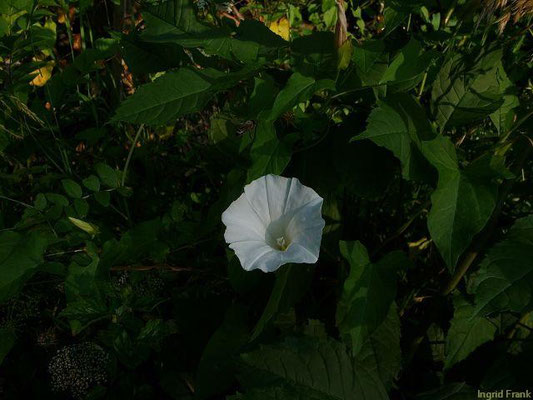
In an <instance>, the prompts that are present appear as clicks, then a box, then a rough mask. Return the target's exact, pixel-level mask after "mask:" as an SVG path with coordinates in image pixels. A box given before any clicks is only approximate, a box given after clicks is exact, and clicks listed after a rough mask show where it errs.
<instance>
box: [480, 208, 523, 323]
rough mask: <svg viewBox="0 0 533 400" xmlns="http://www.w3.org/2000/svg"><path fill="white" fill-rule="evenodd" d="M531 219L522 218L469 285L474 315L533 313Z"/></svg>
mask: <svg viewBox="0 0 533 400" xmlns="http://www.w3.org/2000/svg"><path fill="white" fill-rule="evenodd" d="M531 260H533V216H529V217H525V218H521V219H519V220H517V221H516V222H515V224H514V225H513V227H512V228H511V229H510V230H509V232H508V234H507V235H506V238H505V239H504V240H503V241H501V242H500V243H498V244H496V245H495V246H494V247H492V248H491V249H490V250H489V252H488V253H487V255H486V257H485V259H484V260H483V262H482V263H481V268H480V269H479V271H478V272H477V274H476V277H475V279H474V282H473V283H472V289H471V292H472V293H474V294H475V310H474V312H473V315H475V316H477V315H481V316H485V315H487V314H490V313H492V312H496V311H515V312H518V313H524V312H527V311H531V310H532V309H533V296H532V290H531V288H533V262H531Z"/></svg>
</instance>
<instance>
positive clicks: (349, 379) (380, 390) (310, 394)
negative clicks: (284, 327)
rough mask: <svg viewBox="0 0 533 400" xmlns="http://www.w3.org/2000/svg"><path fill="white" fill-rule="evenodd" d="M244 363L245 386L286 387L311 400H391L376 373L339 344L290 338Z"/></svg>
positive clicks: (245, 357)
mask: <svg viewBox="0 0 533 400" xmlns="http://www.w3.org/2000/svg"><path fill="white" fill-rule="evenodd" d="M242 360H243V362H244V368H243V373H242V377H241V380H242V381H243V384H245V385H250V384H251V383H255V385H256V386H257V385H259V384H262V385H263V386H266V387H275V386H282V385H287V386H289V387H292V388H294V389H296V391H297V392H298V393H301V394H302V395H306V396H307V397H306V398H308V399H310V400H353V399H372V400H386V399H388V396H387V392H386V390H385V388H384V387H383V385H382V384H381V382H380V380H379V378H378V377H377V376H376V375H375V373H373V372H372V371H369V370H368V368H367V366H366V365H364V364H362V363H360V362H358V361H356V360H354V359H353V358H352V357H351V356H350V355H349V353H348V352H347V350H346V347H345V346H344V345H343V344H341V343H339V342H336V341H332V340H329V341H318V340H312V339H309V338H301V339H290V338H289V339H286V340H285V341H284V342H283V343H281V344H274V345H269V346H262V347H261V348H260V349H259V350H256V351H253V352H251V353H246V354H243V355H242Z"/></svg>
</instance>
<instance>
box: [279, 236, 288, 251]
mask: <svg viewBox="0 0 533 400" xmlns="http://www.w3.org/2000/svg"><path fill="white" fill-rule="evenodd" d="M276 243H277V244H278V250H281V251H285V250H287V248H288V247H289V245H290V242H289V241H288V240H286V239H285V237H284V236H282V237H279V238H277V239H276Z"/></svg>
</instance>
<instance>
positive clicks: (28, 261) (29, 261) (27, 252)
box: [0, 231, 48, 304]
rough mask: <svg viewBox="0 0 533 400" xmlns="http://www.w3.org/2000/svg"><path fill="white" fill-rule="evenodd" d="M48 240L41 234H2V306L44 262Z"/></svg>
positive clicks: (0, 274) (0, 301)
mask: <svg viewBox="0 0 533 400" xmlns="http://www.w3.org/2000/svg"><path fill="white" fill-rule="evenodd" d="M47 245H48V240H47V239H46V237H44V236H42V235H41V234H39V233H37V232H35V233H29V234H26V235H22V234H20V233H17V232H9V231H8V232H3V233H0V304H1V303H3V302H4V301H5V300H7V299H8V298H9V297H11V296H13V295H14V294H16V293H17V292H18V291H19V289H20V288H21V287H22V285H23V284H24V282H26V281H27V280H28V279H29V278H30V277H31V276H32V275H33V274H34V273H35V272H36V271H37V268H38V267H39V265H40V264H41V263H42V262H43V255H44V251H45V250H46V247H47Z"/></svg>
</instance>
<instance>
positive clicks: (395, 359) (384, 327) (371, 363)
mask: <svg viewBox="0 0 533 400" xmlns="http://www.w3.org/2000/svg"><path fill="white" fill-rule="evenodd" d="M354 356H355V358H356V359H357V360H359V361H360V362H361V364H363V365H364V366H365V367H367V368H368V370H369V371H371V372H375V374H376V375H377V376H379V378H380V379H381V382H383V385H384V386H385V388H386V389H391V387H392V383H393V380H394V378H395V377H396V375H397V374H398V372H399V371H400V368H401V365H402V350H401V348H400V318H399V316H398V311H397V307H396V303H394V302H393V303H392V304H391V307H390V309H389V312H388V313H387V317H386V318H385V320H384V321H383V322H382V323H381V325H379V326H378V327H377V328H376V330H375V331H374V332H373V333H372V334H371V335H370V336H368V337H367V339H366V340H365V341H364V342H363V344H362V345H361V346H360V349H359V351H357V352H356V353H355V354H354Z"/></svg>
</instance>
